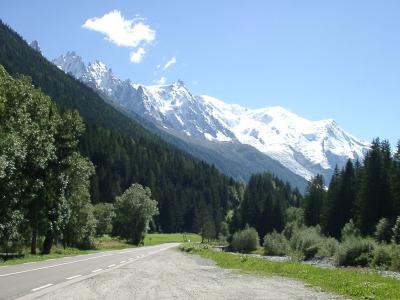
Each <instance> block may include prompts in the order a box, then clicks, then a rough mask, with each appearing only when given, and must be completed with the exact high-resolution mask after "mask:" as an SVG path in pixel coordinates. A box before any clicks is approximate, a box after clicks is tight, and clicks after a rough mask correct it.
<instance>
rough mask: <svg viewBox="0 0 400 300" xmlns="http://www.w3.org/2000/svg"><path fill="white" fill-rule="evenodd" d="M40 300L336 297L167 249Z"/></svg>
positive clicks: (55, 291)
mask: <svg viewBox="0 0 400 300" xmlns="http://www.w3.org/2000/svg"><path fill="white" fill-rule="evenodd" d="M40 299H63V300H65V299H146V300H149V299H340V298H339V297H338V296H335V295H333V294H329V293H324V292H320V291H317V290H315V289H312V288H309V287H307V286H305V285H304V284H303V283H300V282H298V281H293V280H288V279H283V278H280V277H269V278H265V277H258V276H254V275H247V274H243V273H238V272H236V271H231V270H225V269H221V268H219V267H217V266H215V264H214V263H213V262H212V261H210V260H206V259H203V258H200V257H199V256H196V255H189V254H185V253H182V252H180V251H178V250H176V249H169V250H166V251H162V252H159V253H157V254H155V255H151V256H149V257H147V258H146V259H141V260H138V261H134V262H132V263H129V264H126V265H124V266H121V267H119V268H116V269H112V270H109V271H108V272H105V273H102V274H99V275H97V276H95V277H91V278H88V279H86V280H83V281H79V282H76V283H73V284H71V285H68V286H65V287H62V288H59V289H56V290H54V291H51V292H50V293H48V294H46V295H43V296H42V298H40Z"/></svg>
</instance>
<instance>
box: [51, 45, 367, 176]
mask: <svg viewBox="0 0 400 300" xmlns="http://www.w3.org/2000/svg"><path fill="white" fill-rule="evenodd" d="M54 63H55V64H56V65H58V66H59V67H60V68H61V69H63V70H64V71H65V72H67V73H71V74H73V76H75V77H76V78H78V79H80V80H82V81H83V82H85V83H86V84H88V85H89V86H91V87H93V88H96V89H98V90H100V91H102V92H105V93H106V94H107V95H109V96H110V97H112V98H113V99H114V100H115V103H116V104H119V105H121V107H123V108H125V109H127V110H128V111H132V112H135V113H136V114H138V115H142V116H144V117H145V118H147V119H148V120H149V121H150V122H153V123H155V125H158V126H160V128H165V129H168V130H169V131H174V132H175V133H178V134H179V135H180V136H181V135H182V134H184V135H186V136H188V137H190V138H193V139H196V140H197V141H196V142H198V143H207V142H212V143H214V142H216V143H218V142H233V143H240V144H244V145H248V146H251V147H253V148H255V149H256V150H258V151H259V152H260V153H262V154H264V155H266V156H268V157H270V158H272V159H273V160H275V161H278V162H279V163H281V164H282V165H283V166H284V167H286V168H287V169H289V170H290V171H291V172H293V173H295V174H297V175H300V176H301V177H303V178H305V179H310V178H311V177H312V176H314V175H316V174H323V175H324V176H326V178H327V179H328V178H329V176H330V174H331V172H332V170H333V168H334V166H335V165H336V164H337V165H338V166H339V167H340V166H343V165H344V163H345V162H346V161H347V160H348V159H361V158H362V157H363V155H364V152H365V150H366V149H368V147H369V144H367V143H365V142H363V141H360V140H358V139H356V138H355V137H353V136H352V135H350V134H348V133H347V132H345V131H344V130H343V129H342V128H341V127H340V126H339V125H338V124H337V123H336V122H335V121H334V120H333V119H326V120H320V121H311V120H308V119H306V118H303V117H301V116H298V115H296V114H295V113H292V112H291V111H289V110H287V109H285V108H283V107H281V106H272V107H265V108H260V109H249V108H245V107H242V106H240V105H235V104H228V103H226V102H223V101H221V100H219V99H216V98H213V97H210V96H194V95H192V94H191V92H190V91H189V89H188V88H187V87H186V86H185V83H184V82H183V81H182V80H180V79H179V80H177V81H175V82H174V83H172V84H171V85H152V86H146V85H141V84H135V83H132V82H130V81H122V80H120V79H118V78H116V77H115V76H114V75H113V74H112V71H111V69H109V68H108V67H107V66H106V65H105V64H104V63H102V62H100V61H98V60H96V61H94V62H92V63H90V64H89V65H88V66H87V67H85V65H84V64H83V62H82V60H81V58H80V57H79V56H77V55H76V53H74V52H68V53H67V55H64V56H61V57H60V58H58V59H57V60H55V61H54ZM213 147H214V146H213Z"/></svg>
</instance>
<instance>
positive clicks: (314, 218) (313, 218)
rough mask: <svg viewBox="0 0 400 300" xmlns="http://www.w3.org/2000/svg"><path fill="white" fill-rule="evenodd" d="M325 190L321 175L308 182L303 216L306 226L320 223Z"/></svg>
mask: <svg viewBox="0 0 400 300" xmlns="http://www.w3.org/2000/svg"><path fill="white" fill-rule="evenodd" d="M325 197H326V191H325V183H324V178H323V177H322V175H317V176H315V177H314V178H313V179H312V180H311V181H310V182H309V184H308V186H307V190H306V195H305V197H304V217H305V221H306V224H307V225H308V226H315V225H317V224H320V223H321V215H322V210H323V204H324V202H325Z"/></svg>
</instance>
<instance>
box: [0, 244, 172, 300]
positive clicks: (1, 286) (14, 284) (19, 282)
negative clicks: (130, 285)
mask: <svg viewBox="0 0 400 300" xmlns="http://www.w3.org/2000/svg"><path fill="white" fill-rule="evenodd" d="M177 245H178V244H176V243H175V244H163V245H157V246H150V247H140V248H131V249H124V250H114V251H103V252H96V253H92V254H84V255H78V256H71V257H65V258H60V259H49V260H46V261H41V262H32V263H25V264H20V265H15V266H5V267H0V299H16V298H18V297H20V296H23V295H29V294H32V293H35V292H38V291H41V290H46V289H49V288H50V287H53V286H56V285H58V284H60V283H64V282H67V281H78V280H80V279H84V278H86V277H88V276H91V275H96V274H97V273H101V272H104V271H106V270H111V269H114V268H118V267H122V266H123V265H126V264H129V263H133V262H135V261H137V260H140V259H145V258H147V257H148V256H150V255H154V254H156V253H158V252H159V251H164V250H165V249H169V248H171V247H176V246H177Z"/></svg>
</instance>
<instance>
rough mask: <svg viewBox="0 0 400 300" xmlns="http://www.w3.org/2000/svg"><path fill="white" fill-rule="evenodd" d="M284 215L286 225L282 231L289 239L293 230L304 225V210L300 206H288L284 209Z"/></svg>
mask: <svg viewBox="0 0 400 300" xmlns="http://www.w3.org/2000/svg"><path fill="white" fill-rule="evenodd" d="M285 217H286V225H285V228H284V229H283V232H282V233H283V235H284V236H285V237H286V239H288V240H289V239H290V238H291V237H292V235H293V233H294V232H295V231H297V230H299V228H303V227H304V210H303V209H302V208H296V207H289V208H288V209H286V212H285Z"/></svg>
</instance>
